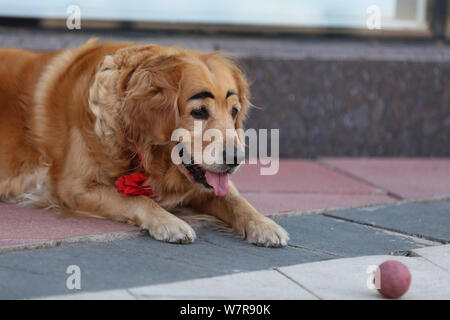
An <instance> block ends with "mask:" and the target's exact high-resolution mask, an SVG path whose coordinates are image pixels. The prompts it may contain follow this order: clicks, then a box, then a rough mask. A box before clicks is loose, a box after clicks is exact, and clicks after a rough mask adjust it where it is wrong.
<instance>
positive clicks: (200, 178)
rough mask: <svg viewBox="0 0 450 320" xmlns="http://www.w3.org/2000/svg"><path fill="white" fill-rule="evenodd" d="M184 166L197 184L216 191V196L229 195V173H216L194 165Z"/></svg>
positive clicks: (185, 164)
mask: <svg viewBox="0 0 450 320" xmlns="http://www.w3.org/2000/svg"><path fill="white" fill-rule="evenodd" d="M183 166H184V167H185V168H186V170H187V171H188V173H189V175H190V176H191V177H192V179H193V180H194V182H195V183H198V184H201V185H202V186H203V187H205V188H207V189H214V193H215V194H216V196H224V195H226V194H227V193H228V190H229V189H230V185H229V184H228V173H216V172H212V171H209V170H205V169H203V168H202V167H201V166H200V165H198V164H194V163H184V162H183Z"/></svg>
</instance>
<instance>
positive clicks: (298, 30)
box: [0, 0, 450, 157]
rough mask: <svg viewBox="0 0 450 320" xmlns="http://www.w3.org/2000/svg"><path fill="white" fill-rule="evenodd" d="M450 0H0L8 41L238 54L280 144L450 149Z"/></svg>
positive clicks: (399, 152) (384, 151) (251, 122)
mask: <svg viewBox="0 0 450 320" xmlns="http://www.w3.org/2000/svg"><path fill="white" fill-rule="evenodd" d="M449 16H450V6H449V4H448V1H447V0H378V1H366V0H360V1H351V0H317V1H301V0H297V1H294V0H280V1H269V0H268V1H256V0H240V1H238V0H228V1H226V2H213V1H205V0H195V1H194V0H192V1H182V0H166V1H144V0H128V1H113V0H102V1H88V0H80V1H64V0H62V1H54V0H41V1H33V0H16V1H14V2H11V1H6V0H0V45H1V46H3V47H21V48H27V49H33V50H50V49H57V48H64V47H70V46H76V45H79V44H81V43H83V42H84V41H86V40H87V39H89V38H90V37H92V36H98V37H100V39H101V40H102V41H104V40H110V39H112V40H117V41H135V42H138V43H160V44H164V45H179V46H182V47H188V48H194V49H199V50H204V51H211V50H225V51H229V52H232V53H234V54H235V55H236V58H237V60H238V61H239V63H240V64H241V66H242V67H243V69H244V70H245V72H246V74H247V77H248V78H249V80H250V81H251V83H252V102H253V103H254V104H255V105H256V106H257V108H254V109H253V110H252V112H251V115H250V117H249V119H248V121H247V123H246V125H247V127H252V128H267V129H270V128H274V129H280V155H281V156H283V157H320V156H416V157H417V156H419V157H440V156H450V81H449V79H450V46H449V40H450V23H449V20H450V19H449Z"/></svg>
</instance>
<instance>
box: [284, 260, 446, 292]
mask: <svg viewBox="0 0 450 320" xmlns="http://www.w3.org/2000/svg"><path fill="white" fill-rule="evenodd" d="M386 260H397V261H400V262H402V263H404V264H405V265H406V266H407V267H408V269H409V271H410V273H411V278H412V281H411V286H410V288H409V290H408V292H406V294H405V295H404V296H402V297H401V298H400V299H447V300H448V299H450V273H448V272H446V271H444V270H442V269H441V268H439V267H437V266H435V265H434V264H432V263H431V262H429V261H427V260H425V259H423V258H413V257H392V256H386V255H380V256H362V257H357V258H347V259H335V260H329V261H323V262H316V263H305V264H301V265H297V266H289V267H281V268H279V269H278V270H279V271H280V272H282V273H283V274H285V275H287V276H288V277H290V278H291V279H293V280H295V281H296V282H297V283H299V284H300V285H301V286H303V287H304V288H305V289H307V290H308V291H311V292H313V293H314V294H315V295H317V296H318V297H319V298H321V299H364V300H365V299H384V298H383V297H382V296H381V295H380V294H379V293H378V292H377V291H376V290H375V289H369V288H368V287H367V282H368V278H369V276H370V272H368V268H369V267H370V266H377V265H380V264H381V263H382V262H384V261H386Z"/></svg>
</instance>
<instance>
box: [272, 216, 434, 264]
mask: <svg viewBox="0 0 450 320" xmlns="http://www.w3.org/2000/svg"><path fill="white" fill-rule="evenodd" d="M275 220H276V221H277V222H278V223H279V224H280V225H281V226H283V227H284V228H285V229H286V230H287V231H288V232H289V235H290V238H291V239H290V241H289V245H291V246H297V247H299V248H308V249H309V250H317V251H318V252H323V253H328V254H332V255H334V257H353V256H360V255H375V254H403V253H406V252H408V251H409V250H411V249H414V248H421V247H425V246H428V245H430V244H431V243H430V242H428V241H423V240H421V239H417V238H413V237H408V236H404V235H401V234H396V233H392V232H388V231H386V230H382V229H377V228H371V227H369V226H365V225H361V224H357V223H351V222H346V221H342V220H337V219H333V218H329V217H325V216H323V215H308V216H300V217H289V218H288V219H286V218H280V219H275Z"/></svg>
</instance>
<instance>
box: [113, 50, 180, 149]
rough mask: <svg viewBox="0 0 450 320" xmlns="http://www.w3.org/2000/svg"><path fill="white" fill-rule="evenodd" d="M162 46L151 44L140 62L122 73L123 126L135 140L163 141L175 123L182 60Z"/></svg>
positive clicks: (166, 138)
mask: <svg viewBox="0 0 450 320" xmlns="http://www.w3.org/2000/svg"><path fill="white" fill-rule="evenodd" d="M162 50H163V49H161V50H155V48H153V47H150V50H149V51H148V52H147V54H146V55H145V56H144V57H143V61H141V62H140V63H139V65H137V66H131V67H130V68H129V69H128V70H126V71H124V72H122V75H121V79H120V82H121V86H122V89H123V93H124V95H123V98H122V102H123V112H124V116H125V119H124V120H125V126H126V130H127V132H128V134H129V137H130V138H131V139H132V140H133V141H135V142H136V143H138V144H145V145H149V144H166V143H168V142H170V137H171V135H172V132H173V130H175V129H176V127H177V122H178V118H179V117H178V105H177V100H178V95H179V84H180V80H181V67H182V64H183V61H182V60H181V59H180V57H179V56H178V55H177V54H175V53H172V54H171V53H169V54H167V53H166V52H161V51H162Z"/></svg>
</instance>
